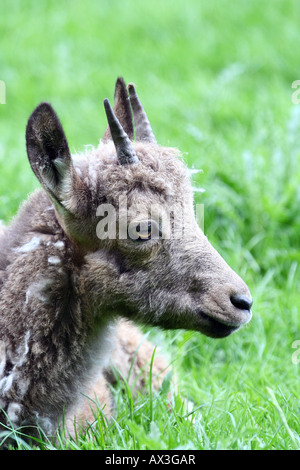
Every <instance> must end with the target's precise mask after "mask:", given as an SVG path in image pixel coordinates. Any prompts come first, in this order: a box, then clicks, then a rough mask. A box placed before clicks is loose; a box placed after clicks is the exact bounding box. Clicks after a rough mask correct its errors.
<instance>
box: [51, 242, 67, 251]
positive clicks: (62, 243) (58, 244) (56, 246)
mask: <svg viewBox="0 0 300 470" xmlns="http://www.w3.org/2000/svg"><path fill="white" fill-rule="evenodd" d="M53 246H55V248H59V249H61V248H64V246H65V244H64V242H62V241H60V240H59V241H58V242H56V243H53Z"/></svg>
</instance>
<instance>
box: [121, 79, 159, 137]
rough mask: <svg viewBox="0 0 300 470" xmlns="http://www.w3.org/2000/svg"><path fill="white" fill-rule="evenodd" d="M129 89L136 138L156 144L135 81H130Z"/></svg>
mask: <svg viewBox="0 0 300 470" xmlns="http://www.w3.org/2000/svg"><path fill="white" fill-rule="evenodd" d="M128 91H129V97H130V103H131V107H132V112H133V118H134V127H135V136H136V140H138V141H144V142H152V143H154V144H156V143H157V142H156V139H155V137H154V134H153V132H152V129H151V126H150V122H149V120H148V117H147V114H146V113H145V110H144V108H143V106H142V103H141V102H140V100H139V97H138V95H137V93H136V91H135V87H134V84H133V83H129V85H128Z"/></svg>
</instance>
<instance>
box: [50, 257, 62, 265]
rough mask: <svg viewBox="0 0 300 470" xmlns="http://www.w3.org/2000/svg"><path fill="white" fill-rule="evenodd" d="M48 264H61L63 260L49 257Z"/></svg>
mask: <svg viewBox="0 0 300 470" xmlns="http://www.w3.org/2000/svg"><path fill="white" fill-rule="evenodd" d="M48 263H49V264H60V263H61V259H60V258H59V257H58V256H49V258H48Z"/></svg>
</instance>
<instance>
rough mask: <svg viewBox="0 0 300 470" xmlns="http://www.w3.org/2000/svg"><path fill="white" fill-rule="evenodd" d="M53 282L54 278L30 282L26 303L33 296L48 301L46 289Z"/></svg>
mask: <svg viewBox="0 0 300 470" xmlns="http://www.w3.org/2000/svg"><path fill="white" fill-rule="evenodd" d="M51 284H52V279H47V278H46V279H41V280H40V281H37V282H33V283H32V284H30V286H29V287H28V289H27V291H26V299H25V305H27V304H28V302H29V300H30V299H31V298H32V297H35V298H36V299H38V300H41V301H42V302H46V301H47V300H48V297H47V296H46V295H45V292H44V291H45V289H47V288H48V287H50V285H51Z"/></svg>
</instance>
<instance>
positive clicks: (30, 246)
mask: <svg viewBox="0 0 300 470" xmlns="http://www.w3.org/2000/svg"><path fill="white" fill-rule="evenodd" d="M40 241H41V240H40V239H39V238H38V237H33V238H32V239H31V240H30V242H28V243H25V245H22V246H20V247H19V248H16V249H15V251H16V252H17V253H28V252H29V251H32V250H35V248H37V247H38V246H39V244H40Z"/></svg>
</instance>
